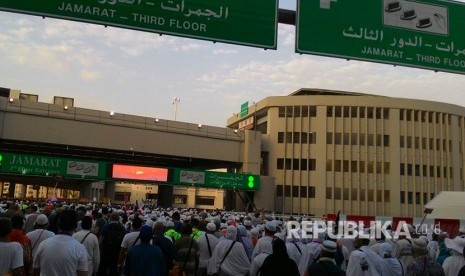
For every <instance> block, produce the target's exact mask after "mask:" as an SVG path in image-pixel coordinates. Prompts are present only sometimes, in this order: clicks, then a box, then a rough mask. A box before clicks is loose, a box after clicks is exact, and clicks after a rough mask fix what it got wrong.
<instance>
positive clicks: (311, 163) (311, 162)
mask: <svg viewBox="0 0 465 276" xmlns="http://www.w3.org/2000/svg"><path fill="white" fill-rule="evenodd" d="M308 170H309V171H316V159H308Z"/></svg>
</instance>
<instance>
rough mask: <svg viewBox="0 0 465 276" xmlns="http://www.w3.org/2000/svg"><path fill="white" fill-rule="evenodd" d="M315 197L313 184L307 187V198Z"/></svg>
mask: <svg viewBox="0 0 465 276" xmlns="http://www.w3.org/2000/svg"><path fill="white" fill-rule="evenodd" d="M315 197H316V188H315V187H314V186H309V187H308V198H315Z"/></svg>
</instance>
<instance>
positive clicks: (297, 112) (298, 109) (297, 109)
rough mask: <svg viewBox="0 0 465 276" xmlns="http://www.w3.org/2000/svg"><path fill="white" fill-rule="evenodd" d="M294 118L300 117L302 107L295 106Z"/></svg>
mask: <svg viewBox="0 0 465 276" xmlns="http://www.w3.org/2000/svg"><path fill="white" fill-rule="evenodd" d="M294 117H296V118H298V117H300V106H294Z"/></svg>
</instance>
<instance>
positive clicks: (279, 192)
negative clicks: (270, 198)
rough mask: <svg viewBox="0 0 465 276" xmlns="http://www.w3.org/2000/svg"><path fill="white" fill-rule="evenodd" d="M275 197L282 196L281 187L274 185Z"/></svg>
mask: <svg viewBox="0 0 465 276" xmlns="http://www.w3.org/2000/svg"><path fill="white" fill-rule="evenodd" d="M276 196H283V185H276Z"/></svg>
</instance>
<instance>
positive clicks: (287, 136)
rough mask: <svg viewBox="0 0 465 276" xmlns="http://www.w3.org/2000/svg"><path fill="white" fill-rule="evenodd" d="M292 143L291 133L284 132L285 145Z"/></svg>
mask: <svg viewBox="0 0 465 276" xmlns="http://www.w3.org/2000/svg"><path fill="white" fill-rule="evenodd" d="M291 141H292V132H286V143H291Z"/></svg>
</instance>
